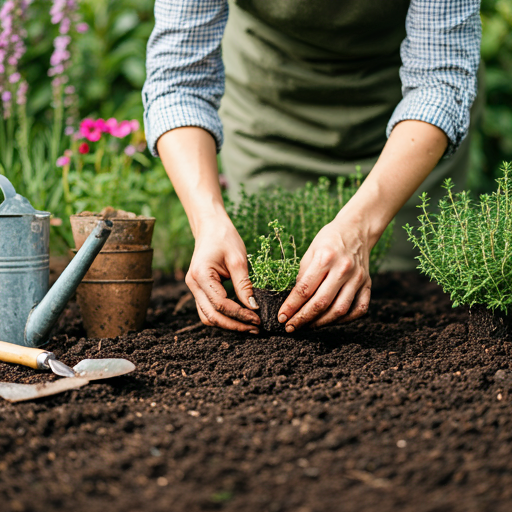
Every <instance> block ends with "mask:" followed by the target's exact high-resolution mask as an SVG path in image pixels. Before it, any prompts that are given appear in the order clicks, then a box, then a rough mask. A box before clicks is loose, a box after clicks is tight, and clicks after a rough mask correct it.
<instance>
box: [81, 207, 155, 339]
mask: <svg viewBox="0 0 512 512" xmlns="http://www.w3.org/2000/svg"><path fill="white" fill-rule="evenodd" d="M98 219H109V220H111V221H112V223H113V224H114V226H113V228H112V233H111V235H110V237H109V238H108V240H107V242H106V243H105V245H104V247H103V249H102V250H101V252H100V253H99V254H98V256H97V257H96V260H95V261H94V263H93V264H92V266H91V268H90V269H89V271H88V272H87V274H86V275H85V277H84V279H83V281H82V283H81V284H80V286H79V287H78V289H77V300H78V304H79V306H80V310H81V313H82V319H83V323H84V327H85V330H86V331H87V336H88V337H90V338H113V337H115V336H120V335H122V334H124V333H126V332H128V331H138V330H140V329H141V328H142V326H143V324H144V321H145V319H146V313H147V309H148V306H149V299H150V297H151V290H152V288H153V279H152V261H153V249H152V248H151V239H152V237H153V229H154V225H155V219H154V218H153V217H143V216H136V215H135V214H133V213H128V212H123V211H120V210H113V209H111V208H107V209H105V210H103V211H102V212H101V213H100V214H93V213H90V212H84V213H81V214H78V215H73V216H71V228H72V230H73V238H74V240H75V246H76V249H75V251H78V250H79V249H80V247H81V246H82V245H83V243H84V242H85V240H86V238H87V236H88V234H89V233H90V232H91V231H92V230H93V228H94V226H95V225H96V223H97V222H98Z"/></svg>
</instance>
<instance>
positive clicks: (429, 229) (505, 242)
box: [404, 163, 512, 312]
mask: <svg viewBox="0 0 512 512" xmlns="http://www.w3.org/2000/svg"><path fill="white" fill-rule="evenodd" d="M501 170H502V173H503V174H502V176H501V177H500V178H498V179H497V180H496V182H497V183H498V188H497V190H496V191H495V192H493V193H492V194H490V195H489V194H483V195H481V196H480V200H479V201H473V200H472V199H471V198H470V196H469V193H468V192H466V191H464V192H460V193H457V194H454V193H453V192H452V188H453V183H452V181H451V180H450V179H447V180H446V181H445V184H444V188H445V189H446V191H447V192H446V195H445V196H444V197H443V198H442V199H441V200H440V202H439V213H429V212H428V206H429V202H428V196H427V194H425V193H424V194H423V195H422V196H421V202H422V204H421V205H420V206H419V207H420V208H421V209H422V212H423V213H422V214H421V215H420V216H419V217H418V220H419V222H420V225H419V226H418V227H417V228H416V229H414V228H413V227H411V226H410V225H409V224H407V225H406V226H404V228H405V230H406V231H407V233H408V235H409V240H410V241H411V242H412V243H413V244H414V246H415V247H416V248H417V249H418V250H419V253H420V254H419V256H418V257H417V259H418V261H419V266H418V268H419V269H420V270H421V272H422V273H424V274H426V275H427V276H429V277H430V279H433V280H435V281H436V282H437V283H438V284H440V285H441V286H442V287H443V290H444V291H445V292H447V293H449V294H450V297H451V300H452V302H453V306H454V307H455V306H458V305H463V304H465V305H469V306H472V305H474V304H482V305H484V306H486V307H487V308H489V309H491V310H496V309H498V310H501V311H504V312H507V311H510V310H511V307H512V258H511V256H512V186H511V183H510V180H511V178H512V165H511V164H510V163H504V164H503V166H502V168H501Z"/></svg>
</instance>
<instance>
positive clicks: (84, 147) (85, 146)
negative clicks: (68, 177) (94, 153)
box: [78, 142, 90, 155]
mask: <svg viewBox="0 0 512 512" xmlns="http://www.w3.org/2000/svg"><path fill="white" fill-rule="evenodd" d="M89 149H90V148H89V144H87V142H82V144H80V146H78V152H79V153H80V154H81V155H86V154H87V153H89Z"/></svg>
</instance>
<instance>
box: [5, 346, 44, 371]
mask: <svg viewBox="0 0 512 512" xmlns="http://www.w3.org/2000/svg"><path fill="white" fill-rule="evenodd" d="M43 352H46V350H41V349H40V348H30V347H22V346H21V345H15V344H14V343H6V342H5V341H0V361H4V363H16V364H22V365H23V366H29V367H30V368H34V369H35V370H37V369H38V368H37V356H38V355H39V354H42V353H43Z"/></svg>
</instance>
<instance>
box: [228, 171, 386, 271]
mask: <svg viewBox="0 0 512 512" xmlns="http://www.w3.org/2000/svg"><path fill="white" fill-rule="evenodd" d="M356 169H357V173H356V174H354V175H352V176H349V177H343V176H340V177H338V179H337V181H336V184H335V186H331V182H330V180H329V179H328V178H326V177H321V178H319V180H318V183H316V184H314V183H307V184H306V185H305V186H304V187H301V188H298V189H297V190H295V191H288V190H284V189H283V188H281V187H276V188H271V189H261V190H259V191H258V192H256V193H253V194H249V193H247V191H246V190H245V189H244V188H243V187H242V189H241V192H240V197H239V201H238V202H232V201H230V200H226V201H225V202H226V209H227V211H228V214H229V216H230V218H231V220H232V221H233V224H234V225H235V227H236V229H237V231H238V233H239V234H240V236H241V238H242V240H243V241H244V243H245V246H246V248H247V252H248V253H249V254H255V253H256V252H257V251H258V249H259V244H260V243H261V242H260V241H261V237H262V236H266V234H267V233H268V226H269V223H270V222H272V221H273V220H274V219H279V222H280V223H282V224H283V225H285V226H286V228H287V232H288V233H293V235H294V243H295V244H296V253H297V257H298V258H299V260H300V259H301V258H302V257H303V256H304V254H305V253H306V251H307V250H308V248H309V246H310V245H311V242H313V239H314V238H315V236H316V235H317V233H318V232H319V231H320V230H321V229H322V228H323V227H324V226H325V225H326V224H328V223H329V222H331V221H332V220H333V219H334V218H335V217H336V215H337V214H338V212H339V211H340V210H341V208H342V207H343V206H344V205H345V204H346V203H347V202H348V201H349V199H350V198H351V197H352V196H353V195H354V194H355V193H356V192H357V190H358V188H359V186H360V185H361V181H362V175H361V173H360V169H359V168H356ZM392 236H393V226H392V224H390V225H389V226H388V227H387V228H386V230H385V231H384V233H383V235H382V236H381V238H380V240H379V241H378V242H377V244H376V245H375V247H374V248H373V250H372V252H371V254H370V273H371V274H374V273H376V272H377V270H378V268H379V265H380V264H381V262H382V260H383V258H384V256H385V255H386V253H387V251H388V250H389V247H390V245H391V240H392Z"/></svg>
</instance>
